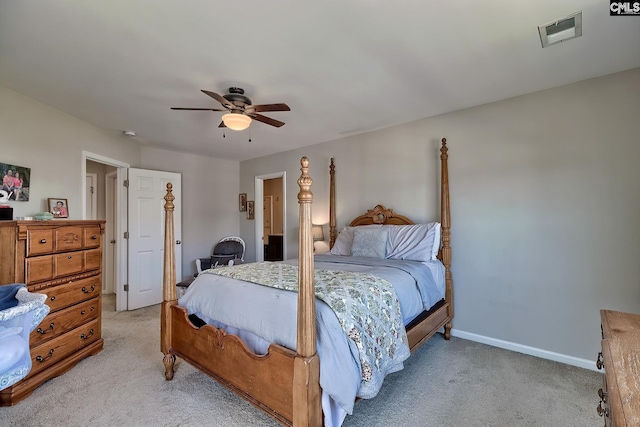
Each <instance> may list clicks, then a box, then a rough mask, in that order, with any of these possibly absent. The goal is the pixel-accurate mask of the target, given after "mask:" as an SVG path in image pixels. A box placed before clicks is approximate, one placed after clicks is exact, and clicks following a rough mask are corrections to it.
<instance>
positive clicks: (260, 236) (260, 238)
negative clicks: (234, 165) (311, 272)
mask: <svg viewBox="0 0 640 427" xmlns="http://www.w3.org/2000/svg"><path fill="white" fill-rule="evenodd" d="M273 178H282V256H283V258H284V259H287V172H286V171H282V172H274V173H269V174H266V175H258V176H256V178H255V206H254V215H255V239H256V261H257V262H261V261H264V227H263V224H262V223H263V215H262V212H263V208H264V203H263V197H264V181H265V180H267V179H273Z"/></svg>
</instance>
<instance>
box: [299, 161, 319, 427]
mask: <svg viewBox="0 0 640 427" xmlns="http://www.w3.org/2000/svg"><path fill="white" fill-rule="evenodd" d="M300 164H301V165H302V167H301V168H300V170H301V171H302V174H301V175H300V178H299V179H298V186H299V187H300V192H299V193H298V204H299V210H300V213H299V226H300V234H299V238H298V275H299V276H298V334H297V345H296V352H297V355H296V358H295V360H294V364H293V425H294V426H295V427H302V426H305V427H312V426H313V427H319V426H321V425H322V406H321V400H320V399H321V394H320V360H319V358H318V355H317V353H316V302H315V289H314V288H315V287H314V283H313V267H314V265H313V235H312V234H311V203H312V201H313V194H312V193H311V184H312V183H313V180H312V179H311V178H310V177H309V174H308V172H309V159H307V158H306V157H303V158H302V159H301V160H300Z"/></svg>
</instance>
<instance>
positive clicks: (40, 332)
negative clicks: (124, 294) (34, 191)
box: [0, 220, 104, 406]
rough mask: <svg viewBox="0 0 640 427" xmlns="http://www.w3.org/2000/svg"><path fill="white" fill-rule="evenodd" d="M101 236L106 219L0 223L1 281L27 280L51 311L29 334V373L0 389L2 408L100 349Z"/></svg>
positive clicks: (22, 281) (32, 289)
mask: <svg viewBox="0 0 640 427" xmlns="http://www.w3.org/2000/svg"><path fill="white" fill-rule="evenodd" d="M103 234H104V221H65V220H51V221H0V285H6V284H9V283H25V284H26V285H27V287H28V288H29V291H31V292H38V293H43V294H46V295H47V301H46V304H47V305H48V306H49V308H50V309H51V311H50V313H49V315H48V316H47V317H45V318H44V320H43V321H42V322H41V323H40V325H39V326H38V327H37V328H36V329H35V330H34V331H33V332H32V333H31V337H30V342H29V344H30V346H31V360H32V363H33V367H32V368H31V371H30V372H29V375H28V376H27V377H26V378H24V379H23V380H22V381H20V382H18V383H16V384H14V385H13V386H11V387H8V388H6V389H4V390H1V391H0V406H11V405H14V404H16V403H17V402H19V401H21V400H22V399H24V398H26V397H28V396H29V395H30V394H31V393H32V392H33V391H34V390H35V389H36V388H37V387H38V386H39V385H40V384H42V383H43V382H45V381H47V380H49V379H51V378H53V377H56V376H58V375H61V374H63V373H64V372H66V371H68V370H69V369H71V368H72V367H73V366H74V365H75V364H76V363H78V362H79V361H80V360H82V359H84V358H85V357H88V356H91V355H94V354H97V353H98V352H100V351H101V350H102V347H103V339H102V326H101V322H102V316H101V307H102V294H101V292H102V239H103Z"/></svg>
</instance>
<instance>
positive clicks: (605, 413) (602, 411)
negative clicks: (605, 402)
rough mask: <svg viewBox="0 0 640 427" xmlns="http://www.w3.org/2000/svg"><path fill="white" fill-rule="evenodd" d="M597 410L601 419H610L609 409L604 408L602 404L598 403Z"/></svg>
mask: <svg viewBox="0 0 640 427" xmlns="http://www.w3.org/2000/svg"><path fill="white" fill-rule="evenodd" d="M596 410H597V411H598V415H600V416H601V417H607V418H609V408H603V407H602V402H600V403H598V407H597V408H596Z"/></svg>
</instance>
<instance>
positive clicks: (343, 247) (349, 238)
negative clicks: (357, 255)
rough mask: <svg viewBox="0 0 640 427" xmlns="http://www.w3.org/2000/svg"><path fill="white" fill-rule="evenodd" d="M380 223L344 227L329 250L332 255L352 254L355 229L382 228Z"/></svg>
mask: <svg viewBox="0 0 640 427" xmlns="http://www.w3.org/2000/svg"><path fill="white" fill-rule="evenodd" d="M381 227H382V225H380V224H371V225H360V226H358V227H342V230H340V233H338V237H337V238H336V241H335V242H334V243H333V247H332V248H331V250H330V251H329V253H330V254H331V255H342V256H350V255H351V246H352V245H353V230H354V229H355V228H381Z"/></svg>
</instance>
